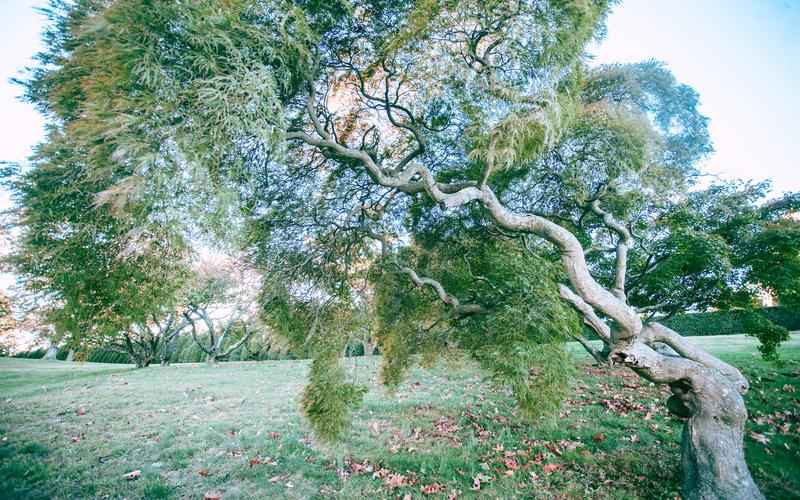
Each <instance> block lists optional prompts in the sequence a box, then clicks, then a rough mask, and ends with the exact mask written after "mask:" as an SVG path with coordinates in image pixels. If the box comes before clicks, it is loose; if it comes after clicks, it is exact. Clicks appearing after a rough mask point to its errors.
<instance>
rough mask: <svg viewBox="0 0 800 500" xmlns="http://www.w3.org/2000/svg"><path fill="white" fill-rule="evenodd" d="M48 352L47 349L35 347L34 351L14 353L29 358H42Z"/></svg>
mask: <svg viewBox="0 0 800 500" xmlns="http://www.w3.org/2000/svg"><path fill="white" fill-rule="evenodd" d="M46 352H47V349H34V350H33V351H24V352H18V353H16V354H14V356H13V357H15V358H27V359H42V358H43V357H44V355H45V353H46Z"/></svg>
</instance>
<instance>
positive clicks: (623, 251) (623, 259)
mask: <svg viewBox="0 0 800 500" xmlns="http://www.w3.org/2000/svg"><path fill="white" fill-rule="evenodd" d="M589 206H590V208H591V209H592V212H594V213H595V214H597V215H598V216H600V218H601V219H602V220H603V224H605V225H606V227H608V228H609V229H611V230H612V231H614V232H615V233H617V235H618V236H619V240H618V241H617V263H616V270H615V273H614V286H613V288H612V289H611V291H612V292H613V293H614V295H616V296H617V297H618V298H619V299H620V300H622V301H627V297H626V296H625V275H626V274H627V272H628V249H629V248H630V247H631V245H632V244H633V236H631V232H630V231H629V230H628V228H627V227H625V225H624V224H622V223H621V222H619V221H618V220H616V219H615V218H614V216H613V215H611V213H609V212H607V211H605V210H603V209H602V208H600V200H593V201H592V202H591V203H590V205H589Z"/></svg>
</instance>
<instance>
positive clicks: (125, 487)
mask: <svg viewBox="0 0 800 500" xmlns="http://www.w3.org/2000/svg"><path fill="white" fill-rule="evenodd" d="M692 340H693V341H696V342H698V343H702V344H703V346H704V347H706V348H708V349H710V350H712V351H714V352H715V353H717V354H720V355H722V356H723V357H724V358H725V359H727V360H728V361H730V362H733V363H735V364H737V365H738V366H740V367H742V368H743V369H744V370H745V372H746V373H747V375H748V376H749V378H750V380H751V382H752V386H753V388H752V390H751V392H750V394H749V395H748V406H749V408H750V411H751V414H752V415H751V421H750V423H749V429H748V431H749V432H748V438H747V447H748V459H749V461H750V464H751V467H752V469H753V472H754V475H755V477H756V478H757V480H758V482H759V484H760V485H761V487H762V488H763V490H764V491H765V493H766V494H767V496H768V497H770V498H775V499H777V498H800V475H798V474H797V466H798V464H800V399H799V398H800V387H798V386H799V385H800V335H794V336H793V339H792V341H791V343H790V344H789V345H787V346H785V347H784V348H783V350H782V351H783V352H782V354H783V357H784V359H785V360H786V361H785V364H784V365H783V366H774V365H768V364H766V363H764V362H762V361H760V360H759V359H758V357H757V355H756V354H755V350H754V345H755V344H754V342H753V340H752V339H749V338H745V337H741V336H731V337H702V338H694V339H692ZM580 359H581V361H580V363H581V364H580V375H579V377H578V379H577V380H576V381H575V386H574V391H573V396H571V397H570V399H569V400H568V401H567V402H565V404H564V407H563V409H562V412H561V413H560V415H558V416H556V417H554V418H552V419H549V420H540V421H537V422H535V423H533V424H531V423H527V422H525V421H523V420H522V419H521V418H519V417H518V416H517V415H516V413H515V411H514V407H513V402H512V401H511V399H510V398H509V397H508V395H507V393H506V392H505V391H504V390H501V389H497V388H494V387H492V386H491V385H490V384H489V383H487V382H485V381H484V380H483V379H482V377H481V375H480V374H479V373H478V372H477V371H476V370H475V369H474V368H473V367H471V366H470V365H460V366H454V365H452V364H442V365H441V366H439V367H437V368H435V369H433V370H425V371H423V370H414V371H413V372H412V374H411V377H410V378H409V380H408V383H406V384H405V385H403V386H402V387H401V388H400V390H398V391H397V393H396V394H395V395H394V396H393V397H389V396H387V395H386V394H385V392H384V391H383V389H382V388H380V387H379V386H377V384H376V383H375V372H376V365H377V361H378V360H377V358H375V359H372V360H367V359H362V358H350V359H347V360H346V361H345V362H346V363H347V365H348V366H349V367H350V377H352V378H353V379H356V380H358V381H360V382H365V381H366V382H368V383H369V385H370V392H369V394H368V396H367V398H366V401H365V404H364V405H363V406H362V407H361V408H360V409H359V410H358V412H357V414H356V415H355V419H354V427H353V430H352V432H351V434H350V435H349V436H348V439H347V440H346V442H345V443H342V444H339V445H336V446H333V447H329V446H324V445H322V444H320V443H317V442H315V440H314V439H313V438H312V436H311V435H310V433H309V432H308V429H307V427H306V426H305V424H304V422H303V420H302V418H301V417H300V415H299V413H298V411H297V399H298V397H299V394H300V391H301V389H302V386H303V383H304V380H305V374H306V370H307V363H306V362H303V361H275V362H264V363H227V364H223V365H221V366H219V367H207V366H205V365H178V366H173V367H169V368H159V367H153V368H148V369H145V370H133V369H131V368H130V367H127V366H120V365H101V364H91V363H86V364H78V363H66V362H57V361H41V360H23V359H0V398H2V399H1V401H0V434H1V435H2V437H0V498H15V499H22V498H64V499H67V498H70V499H72V498H123V497H124V498H202V496H203V494H204V493H206V492H212V491H216V492H218V493H221V495H222V498H225V499H234V498H336V497H339V498H405V497H406V496H407V495H410V498H448V497H451V496H455V497H457V498H462V497H463V498H468V497H481V498H487V497H488V498H531V497H533V498H555V497H558V498H665V499H666V498H670V499H671V498H675V496H676V495H677V488H678V474H679V472H678V443H679V434H680V428H681V422H680V421H679V420H677V419H674V418H672V417H670V416H668V415H667V414H666V412H665V410H664V409H663V407H662V406H663V405H662V404H661V403H662V402H663V400H664V399H665V397H666V395H667V391H666V390H664V389H663V388H656V387H652V386H650V385H649V384H647V383H645V382H644V381H642V380H641V379H639V378H638V377H636V376H635V375H633V374H632V373H630V372H627V371H623V370H619V369H600V368H596V367H592V366H590V365H589V364H588V363H586V362H585V358H580ZM132 471H140V476H139V477H138V479H134V480H126V479H125V478H124V477H123V476H124V474H126V473H129V472H132Z"/></svg>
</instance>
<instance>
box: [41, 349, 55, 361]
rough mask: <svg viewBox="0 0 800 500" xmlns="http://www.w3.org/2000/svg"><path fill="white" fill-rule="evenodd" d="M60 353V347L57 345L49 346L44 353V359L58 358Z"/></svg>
mask: <svg viewBox="0 0 800 500" xmlns="http://www.w3.org/2000/svg"><path fill="white" fill-rule="evenodd" d="M57 355H58V348H57V347H55V346H50V347H48V348H47V352H46V353H44V357H43V358H42V359H56V356H57Z"/></svg>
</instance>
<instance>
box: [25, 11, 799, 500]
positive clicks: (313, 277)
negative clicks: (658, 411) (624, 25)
mask: <svg viewBox="0 0 800 500" xmlns="http://www.w3.org/2000/svg"><path fill="white" fill-rule="evenodd" d="M611 3H612V2H609V1H606V0H550V1H540V0H489V1H486V0H481V1H478V0H466V1H458V2H455V1H451V0H417V1H413V2H411V1H407V0H403V1H400V0H338V1H336V0H335V1H330V2H316V1H306V0H258V1H256V0H227V1H224V2H220V1H215V0H198V1H194V2H189V3H181V2H170V1H153V0H114V1H112V0H75V1H71V2H66V1H54V2H53V5H52V7H51V8H50V9H49V10H48V13H49V16H50V17H51V21H52V23H51V27H50V29H49V30H48V32H47V33H46V34H45V41H46V46H47V49H46V51H45V52H44V53H42V54H39V56H38V62H39V64H38V65H37V66H36V67H35V68H33V69H32V70H31V73H30V77H29V78H28V79H27V80H25V81H23V82H22V83H23V85H24V86H25V89H26V97H27V98H28V100H30V101H31V102H33V103H35V104H36V105H37V106H39V108H40V109H41V110H42V112H43V113H45V114H46V115H47V116H49V117H50V119H51V120H50V123H51V128H52V132H51V135H50V137H49V139H48V141H47V142H46V143H45V144H43V145H42V146H41V147H40V149H39V152H38V154H37V157H36V158H35V159H34V162H33V165H32V169H31V170H30V171H29V172H28V173H26V174H25V175H24V176H23V177H21V179H22V180H21V181H20V184H18V191H19V192H20V193H22V194H21V196H20V197H19V198H18V201H19V204H20V206H21V207H25V210H28V212H26V214H29V215H26V217H27V219H24V222H23V226H24V227H25V231H26V232H25V234H26V236H25V237H26V240H25V243H24V245H23V247H25V248H27V249H28V250H29V251H32V250H36V251H37V252H39V253H40V254H45V251H44V250H41V251H40V250H37V248H39V247H38V245H40V243H39V241H40V240H39V238H41V237H42V236H41V235H42V234H46V235H48V238H49V240H46V241H50V240H53V241H52V242H51V243H50V244H52V245H55V246H58V247H59V248H61V247H62V246H66V248H69V249H72V248H75V249H77V250H75V251H76V252H84V251H85V249H87V248H91V249H92V252H95V253H99V255H98V257H97V259H98V264H96V265H94V264H93V265H94V269H97V268H99V267H100V266H101V265H107V264H105V263H108V262H113V265H111V268H113V269H114V271H115V272H116V271H117V270H119V272H120V273H122V274H120V276H122V275H125V274H124V273H128V274H134V275H135V272H136V271H137V270H142V269H147V270H150V269H155V267H152V266H151V265H150V264H147V265H145V262H146V259H153V261H154V263H153V265H154V266H167V268H168V269H170V270H171V269H172V267H170V265H171V264H170V263H171V262H172V261H171V259H170V256H171V255H174V253H175V251H176V249H177V248H180V245H178V244H177V243H173V242H177V241H180V242H181V243H183V242H184V241H186V238H187V237H189V238H191V237H195V236H196V235H197V234H198V233H199V232H203V234H209V235H213V236H216V237H224V238H225V241H227V242H229V244H232V245H235V246H237V247H239V248H240V249H242V250H243V251H244V252H245V253H246V255H247V258H248V260H249V261H250V263H251V264H253V265H255V266H257V267H258V268H259V269H260V270H262V271H263V273H264V275H265V276H267V277H268V279H266V280H265V283H264V287H263V290H262V294H261V310H262V316H263V319H264V320H265V321H266V322H268V323H269V324H270V325H272V327H273V328H274V329H275V330H276V331H278V332H281V333H282V334H284V336H285V337H286V338H288V339H289V340H290V341H291V342H292V343H293V345H295V346H303V347H304V348H307V349H308V350H309V351H310V352H312V353H313V354H314V355H315V361H314V364H313V366H312V370H311V384H310V385H309V387H308V388H307V389H306V392H305V393H304V397H303V406H304V410H305V412H306V414H307V416H308V417H309V420H310V422H311V423H312V425H313V426H314V427H315V429H316V430H317V431H319V433H320V434H321V435H322V436H324V437H327V438H335V437H338V436H340V435H341V433H342V432H343V431H344V429H345V428H346V422H347V415H348V412H349V409H350V407H351V406H352V405H353V404H355V403H356V402H357V401H358V400H359V399H360V396H361V394H362V393H363V391H362V389H360V388H359V387H356V386H354V385H352V384H350V383H349V382H347V381H346V377H344V374H343V372H342V369H341V367H340V366H339V364H338V363H339V360H338V356H339V354H340V353H341V351H342V349H343V348H344V345H345V343H346V338H347V331H348V330H352V329H353V328H358V327H359V324H360V323H359V321H360V320H359V318H360V317H362V316H363V314H362V315H360V314H358V312H359V311H363V310H364V309H365V308H367V309H368V310H370V311H371V314H372V315H373V316H374V317H375V319H376V322H377V325H378V337H379V341H380V344H381V348H382V351H383V353H384V354H385V356H384V358H383V366H382V370H381V374H382V380H383V381H384V382H385V383H386V384H388V385H389V386H392V385H396V384H397V383H399V382H400V381H401V380H402V375H403V373H404V372H405V370H406V369H407V368H408V366H409V365H410V363H411V362H412V360H414V359H415V357H414V356H415V355H416V354H422V355H423V357H424V358H425V359H427V360H430V359H432V358H434V357H435V355H436V354H439V353H443V352H450V351H458V352H462V353H466V354H468V355H470V356H472V357H473V358H475V359H476V360H477V361H479V362H480V363H481V364H482V365H483V366H484V367H485V368H486V369H487V370H488V372H489V373H490V374H491V375H492V376H493V377H495V378H496V379H497V380H498V381H499V382H501V383H504V384H508V385H509V386H510V387H511V388H512V390H513V391H514V393H515V395H516V397H517V399H518V400H519V402H520V404H521V406H522V408H523V409H525V410H526V413H528V414H529V415H531V416H536V415H538V414H539V413H541V412H542V411H544V412H547V411H552V410H554V409H555V408H557V405H558V401H559V400H560V399H561V398H562V397H563V395H564V393H565V391H566V388H567V386H568V380H569V365H570V364H569V362H568V360H567V358H566V355H565V354H564V351H563V342H564V341H565V340H567V339H571V338H575V339H578V340H581V341H582V342H584V344H585V345H586V346H587V349H590V350H591V349H592V348H591V345H590V344H588V343H586V342H585V339H584V338H583V336H582V335H581V328H582V326H581V322H583V323H584V324H586V325H588V326H589V327H590V328H591V329H592V330H593V331H594V332H595V333H596V334H597V336H598V337H599V338H600V339H601V340H602V343H603V345H604V346H605V349H604V352H602V353H599V352H593V355H595V356H596V357H598V359H612V360H616V361H618V362H621V363H623V364H627V365H628V366H631V367H632V368H634V369H636V370H637V372H638V373H640V374H641V375H642V376H644V377H646V378H649V379H650V380H653V381H656V382H659V383H669V384H672V385H675V386H676V387H677V386H678V385H680V384H684V385H680V387H681V388H682V389H681V390H682V391H683V392H682V394H689V395H688V396H686V398H684V399H686V400H687V401H689V400H690V399H691V398H700V397H701V396H700V394H701V392H702V394H703V395H707V394H708V393H709V392H710V393H714V392H715V391H716V389H714V390H711V391H701V392H697V391H692V390H689V391H686V390H684V389H685V384H688V386H689V387H692V388H698V387H701V386H703V387H705V385H704V384H712V385H713V386H714V387H716V388H719V387H722V385H724V384H731V386H730V387H729V386H727V385H724V388H723V389H720V391H722V392H724V393H725V394H729V393H735V394H736V397H739V396H738V394H739V391H744V390H746V385H747V384H746V381H744V382H743V378H742V377H741V374H739V373H738V371H736V370H735V368H733V367H730V366H729V365H726V364H725V363H722V362H721V361H719V360H716V359H715V358H713V357H711V356H709V355H707V354H705V353H702V352H699V351H698V350H697V349H695V348H692V347H691V346H689V345H688V344H686V343H685V342H684V341H683V340H682V339H681V338H680V336H679V335H678V334H677V333H675V332H672V331H667V330H668V329H666V327H663V326H661V325H658V324H657V323H651V322H650V320H652V319H654V318H653V316H652V314H658V315H664V314H667V315H668V314H673V313H674V312H677V311H682V310H687V309H688V310H691V309H703V308H707V307H710V306H714V307H744V306H745V305H749V304H750V303H751V302H752V298H753V296H754V295H755V287H756V286H760V287H762V288H767V289H769V290H772V291H773V293H775V294H776V296H778V297H779V298H780V300H784V301H794V300H796V299H797V283H798V281H797V280H798V274H800V273H798V270H799V269H798V267H799V266H798V256H797V251H796V248H797V247H796V241H797V226H796V223H795V222H792V221H790V220H789V219H787V218H786V217H785V215H786V214H787V213H788V212H789V211H790V210H792V209H796V206H795V205H796V198H793V197H787V198H785V199H784V200H781V201H778V202H775V203H771V204H767V205H763V206H762V205H759V201H758V200H760V199H761V198H763V196H764V195H765V194H766V192H765V191H764V188H763V187H758V186H722V185H720V186H714V187H712V188H709V189H705V190H693V185H694V181H695V178H696V176H697V170H696V166H697V164H698V161H700V160H702V159H703V158H704V157H705V156H706V155H708V154H709V153H710V152H711V151H712V146H711V143H710V139H709V135H708V129H707V122H708V120H707V118H706V117H704V116H703V115H702V114H701V113H700V112H699V111H698V109H697V107H698V95H697V94H696V92H694V91H693V90H692V89H691V88H690V87H688V86H686V85H683V84H680V83H679V82H677V81H676V80H675V78H674V77H673V76H672V74H671V73H670V72H669V71H668V70H667V69H666V68H665V67H664V66H663V65H662V64H660V63H658V62H656V61H645V62H642V63H639V64H620V65H608V66H599V67H592V66H589V65H588V64H587V58H586V56H585V50H586V47H587V46H588V44H589V43H590V42H592V41H593V40H596V39H598V38H599V37H602V36H603V34H604V29H605V28H604V20H605V17H606V15H607V14H608V12H609V9H610V7H611ZM46 182H52V183H54V186H53V187H52V188H48V189H47V190H46V189H44V188H43V187H42V188H41V192H42V194H41V195H40V194H38V193H39V191H40V187H39V186H43V183H46ZM75 186H80V188H75ZM50 189H53V190H54V191H55V192H56V193H62V192H63V193H66V194H64V195H62V194H59V195H58V196H59V197H61V196H67V195H69V196H70V197H72V198H65V199H63V200H62V199H61V198H58V202H59V203H61V204H63V205H64V206H66V207H70V212H69V213H73V214H74V215H73V217H74V218H75V221H74V222H73V221H72V220H68V221H61V220H53V221H47V223H48V224H50V226H47V229H46V231H44V230H39V229H38V227H39V226H37V224H38V222H37V220H39V218H41V217H44V215H40V214H39V213H40V212H43V211H44V212H45V213H46V210H43V209H42V208H41V207H40V206H39V205H37V204H38V203H40V200H45V199H49V198H46V196H45V194H46V193H49V190H50ZM73 191H74V192H73ZM73 198H74V200H73ZM89 208H91V209H89ZM73 209H74V211H72V210H73ZM86 218H88V219H91V222H90V223H87V224H88V226H87V227H91V228H93V229H94V228H99V229H102V231H99V232H91V235H92V236H91V238H90V237H89V236H87V235H85V234H84V233H83V232H82V231H80V230H77V229H73V228H72V226H69V225H67V226H66V227H68V228H69V229H68V233H67V234H66V235H67V236H69V237H66V238H65V234H61V233H56V232H54V230H53V229H51V228H52V227H55V226H57V225H59V224H60V223H62V222H67V223H69V224H72V225H74V227H75V228H78V227H83V226H81V224H83V221H84V219H86ZM187 221H188V222H187ZM59 227H61V226H59ZM48 231H49V232H48ZM97 234H101V235H102V236H100V237H98V236H97ZM140 234H146V235H158V236H157V237H154V238H150V239H149V240H148V241H149V242H151V243H150V247H149V248H155V246H156V245H159V244H161V245H166V246H167V248H164V249H159V250H156V251H153V252H149V253H143V254H137V256H136V257H135V258H132V259H122V260H113V259H110V256H111V255H112V254H115V252H114V250H117V247H118V246H119V245H123V244H124V242H126V241H129V240H130V239H131V235H140ZM92 238H93V239H92ZM73 242H74V245H73ZM165 242H169V243H165ZM45 246H46V245H45ZM70 251H71V250H70ZM33 253H34V252H31V255H33ZM87 253H88V252H87ZM48 255H49V254H48ZM83 258H85V257H84V256H83V255H82V254H80V253H78V254H76V255H75V259H76V261H80V259H83ZM86 258H89V257H86ZM94 258H95V257H94V256H92V257H91V259H94ZM775 259H778V260H779V261H780V262H782V263H784V264H785V265H784V267H783V268H782V269H783V270H784V271H783V272H781V273H770V272H768V269H769V267H770V265H771V264H772V263H774V262H775ZM19 265H20V266H21V267H22V268H23V269H25V267H24V266H25V265H27V266H29V268H30V271H29V272H28V275H29V276H30V277H31V280H32V282H36V280H40V279H45V278H46V280H45V281H44V284H46V285H47V286H50V289H52V290H58V291H59V293H61V294H62V298H63V300H65V304H69V303H75V304H81V307H83V306H82V304H84V302H83V299H82V298H81V299H80V300H78V299H71V298H70V297H71V296H69V294H67V293H66V292H65V291H64V290H67V289H68V288H67V287H63V286H62V287H61V288H59V287H58V286H56V285H52V284H51V283H56V282H57V278H58V276H62V275H64V276H66V275H67V274H66V273H62V271H58V272H56V273H54V274H53V275H51V269H58V267H57V266H46V267H47V269H39V268H36V269H34V265H35V262H33V261H31V262H29V263H27V264H25V263H24V262H21V263H20V264H19ZM90 269H91V268H90ZM162 274H163V272H162ZM150 275H151V274H148V276H150ZM126 276H127V275H126ZM41 277H44V278H41ZM34 278H35V279H34ZM87 279H88V278H87ZM159 283H161V284H163V280H162V281H160V282H156V283H153V285H154V286H156V285H158V284H159ZM89 288H91V289H92V290H94V287H93V286H92V287H88V286H87V289H89ZM167 288H169V287H167ZM62 289H63V290H62ZM69 289H70V290H71V288H69ZM100 289H102V287H101V288H100ZM165 292H168V290H165ZM93 293H94V292H93ZM159 293H160V292H158V290H154V291H152V292H151V293H149V294H148V295H149V296H150V297H151V298H152V300H156V301H157V300H160V299H157V298H156V297H158V296H159ZM70 301H72V302H70ZM103 303H104V302H102V301H101V302H99V304H103ZM114 304H117V302H114ZM70 307H71V306H70ZM75 314H77V312H76V313H75ZM658 317H659V316H656V317H655V318H656V319H657V318H658ZM764 328H767V327H763V325H762V327H757V328H756V327H754V330H759V329H760V330H764ZM780 336H781V334H775V333H774V332H773V334H770V335H769V336H768V337H770V339H772V340H770V342H772V347H768V348H766V351H765V352H766V353H773V354H774V352H775V351H774V347H775V344H776V342H777V341H779V340H780ZM766 337H767V336H765V338H766ZM775 339H777V341H776V340H775ZM658 341H661V342H667V343H668V344H669V345H671V346H672V347H673V348H674V349H676V351H677V352H678V356H676V357H675V359H667V358H664V357H660V356H661V355H660V354H658V353H656V352H655V351H653V350H652V345H651V344H653V343H655V342H658ZM765 345H766V344H765ZM705 370H711V371H713V373H715V374H717V375H719V376H720V377H721V378H720V379H719V380H717V379H714V381H713V383H712V382H709V380H711V379H709V378H708V377H711V375H709V373H711V372H708V371H705ZM712 378H713V377H712ZM720 380H721V381H720ZM718 383H719V384H722V385H714V384H718ZM729 389H730V390H729ZM731 397H733V396H731ZM728 403H729V404H728V407H729V408H731V410H730V411H734V412H736V411H740V408H741V411H744V406H743V403H741V399H739V400H736V401H733V402H730V401H729V402H728ZM686 404H691V405H693V406H692V407H693V408H694V410H692V411H695V412H698V411H699V410H698V408H701V407H702V405H703V404H711V403H707V402H703V403H702V404H701V402H700V399H691V402H690V403H686ZM744 414H745V415H746V411H744ZM740 417H741V412H740V413H737V414H736V415H735V416H734V417H731V419H730V420H729V421H730V422H738V421H739V420H740ZM736 425H738V424H736ZM733 439H734V441H735V437H734V438H733ZM720 442H723V441H720ZM740 444H741V443H739V445H736V444H735V443H734V444H732V445H731V446H733V447H734V448H736V449H741V446H740ZM737 470H741V469H737ZM743 470H744V471H745V473H746V466H745V467H744V469H743ZM737 474H738V472H737ZM745 476H746V477H744V476H742V477H739V476H737V477H736V478H734V479H735V481H733V480H732V481H733V482H732V483H731V484H733V483H736V484H738V485H739V486H737V487H739V488H744V489H747V488H749V487H750V486H751V485H752V484H753V483H752V480H750V479H749V474H745ZM737 481H738V482H737ZM701 483H702V482H701ZM698 484H699V483H698ZM703 484H716V483H715V482H714V481H711V482H709V483H703ZM742 484H744V485H745V486H744V487H742V486H741V485H742ZM697 487H698V486H696V485H695V486H694V488H695V489H694V490H691V492H697V491H699V490H697V489H696V488H697ZM714 487H716V486H714ZM720 488H721V489H720V490H719V491H727V490H725V488H727V486H725V487H723V486H720ZM752 488H755V486H752ZM755 491H757V489H756V490H755ZM691 492H690V493H691ZM689 496H692V494H689Z"/></svg>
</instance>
